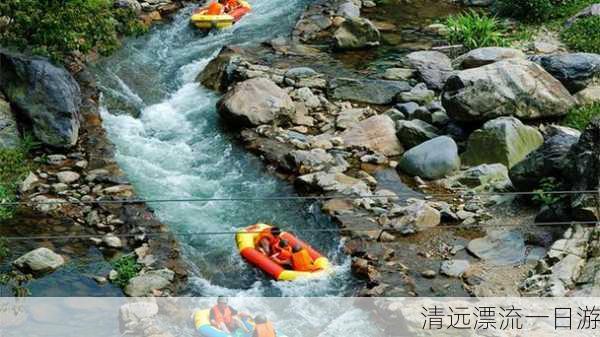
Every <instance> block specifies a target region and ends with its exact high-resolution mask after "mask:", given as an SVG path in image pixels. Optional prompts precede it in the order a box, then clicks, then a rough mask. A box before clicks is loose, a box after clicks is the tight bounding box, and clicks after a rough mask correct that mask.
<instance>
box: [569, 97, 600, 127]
mask: <svg viewBox="0 0 600 337" xmlns="http://www.w3.org/2000/svg"><path fill="white" fill-rule="evenodd" d="M594 117H600V103H596V104H591V105H586V106H583V107H578V108H575V109H573V110H571V111H570V112H569V113H568V114H567V116H566V117H565V118H564V120H563V125H566V126H569V127H572V128H575V129H578V130H583V129H585V127H586V126H587V125H588V124H589V123H590V121H591V120H592V119H593V118H594Z"/></svg>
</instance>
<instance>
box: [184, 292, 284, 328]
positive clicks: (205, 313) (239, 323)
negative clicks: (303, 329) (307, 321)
mask: <svg viewBox="0 0 600 337" xmlns="http://www.w3.org/2000/svg"><path fill="white" fill-rule="evenodd" d="M192 320H193V323H194V328H195V329H196V331H198V333H199V334H200V335H201V336H203V337H285V336H283V335H280V334H278V333H277V332H276V331H275V328H274V327H273V325H272V323H271V322H270V321H269V320H268V319H267V318H266V316H265V315H262V314H258V315H256V317H254V319H252V317H250V315H249V314H246V313H243V312H238V311H237V310H235V309H234V308H232V307H231V306H230V305H229V304H228V303H227V299H226V298H224V297H219V298H218V299H217V304H216V305H215V306H213V307H212V308H210V309H199V310H196V311H194V313H193V314H192Z"/></svg>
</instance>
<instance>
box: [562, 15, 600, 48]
mask: <svg viewBox="0 0 600 337" xmlns="http://www.w3.org/2000/svg"><path fill="white" fill-rule="evenodd" d="M561 39H562V40H563V42H564V43H565V44H566V45H567V46H569V48H571V49H573V50H575V51H581V52H587V53H600V17H598V16H591V17H589V18H584V19H579V20H577V21H575V23H573V25H571V27H569V28H567V29H565V30H564V31H563V32H562V33H561Z"/></svg>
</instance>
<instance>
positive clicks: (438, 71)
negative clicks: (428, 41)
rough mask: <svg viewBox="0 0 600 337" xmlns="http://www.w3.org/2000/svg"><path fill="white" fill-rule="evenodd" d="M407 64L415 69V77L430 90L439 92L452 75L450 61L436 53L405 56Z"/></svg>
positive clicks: (443, 55) (413, 53) (420, 52)
mask: <svg viewBox="0 0 600 337" xmlns="http://www.w3.org/2000/svg"><path fill="white" fill-rule="evenodd" d="M406 59H407V61H408V64H409V65H410V66H411V67H412V68H414V69H416V71H417V77H419V78H420V79H421V80H422V81H423V82H425V83H426V84H427V86H428V87H429V88H430V89H433V90H441V89H442V88H443V86H444V83H445V82H446V79H447V78H448V76H450V74H451V73H452V61H451V60H450V58H449V57H448V56H446V54H442V53H440V52H437V51H416V52H412V53H410V54H408V55H406Z"/></svg>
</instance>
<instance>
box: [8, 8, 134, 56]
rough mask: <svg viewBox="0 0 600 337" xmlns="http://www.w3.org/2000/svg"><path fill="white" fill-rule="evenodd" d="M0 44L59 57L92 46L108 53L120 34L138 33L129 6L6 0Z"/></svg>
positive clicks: (86, 51) (112, 48)
mask: <svg viewBox="0 0 600 337" xmlns="http://www.w3.org/2000/svg"><path fill="white" fill-rule="evenodd" d="M0 13H2V14H3V17H4V18H5V21H6V22H5V23H4V24H3V25H2V24H0V25H1V26H0V43H2V44H4V45H8V46H14V47H16V48H19V49H29V51H31V52H33V53H35V54H41V55H44V56H50V57H52V58H53V59H55V60H61V59H63V58H64V57H65V56H66V55H68V54H70V53H73V52H82V53H88V52H90V51H91V50H93V49H96V50H98V52H100V53H101V54H109V53H110V52H112V51H114V50H115V49H116V48H117V47H118V46H119V40H118V35H119V34H134V33H138V32H141V31H142V30H143V29H142V28H141V27H142V25H141V23H139V22H138V21H137V19H136V18H135V14H134V13H133V12H132V11H131V10H130V9H123V8H119V9H116V8H113V6H112V1H110V0H5V1H2V2H0Z"/></svg>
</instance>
